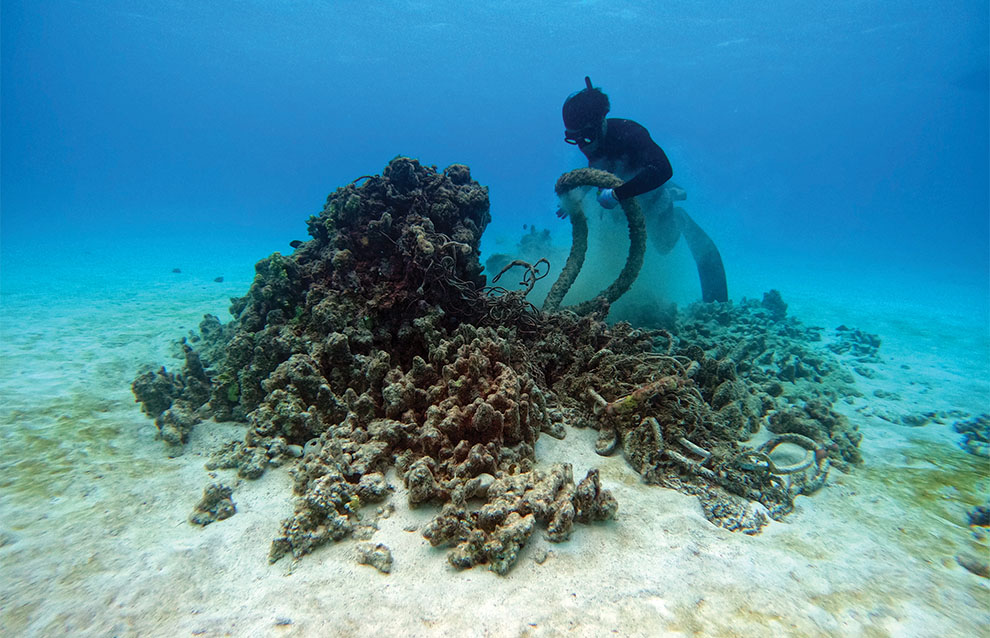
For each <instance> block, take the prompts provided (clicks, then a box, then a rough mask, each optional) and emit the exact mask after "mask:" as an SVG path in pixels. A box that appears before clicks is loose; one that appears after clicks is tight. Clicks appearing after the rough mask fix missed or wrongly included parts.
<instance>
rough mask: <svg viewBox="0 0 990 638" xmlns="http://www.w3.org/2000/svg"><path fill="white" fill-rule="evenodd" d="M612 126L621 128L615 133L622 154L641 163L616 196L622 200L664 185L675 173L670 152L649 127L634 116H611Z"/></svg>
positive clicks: (616, 192)
mask: <svg viewBox="0 0 990 638" xmlns="http://www.w3.org/2000/svg"><path fill="white" fill-rule="evenodd" d="M613 122H615V124H613ZM609 127H610V128H613V127H614V128H615V129H617V130H615V133H616V137H617V142H618V147H619V148H620V149H621V152H622V154H623V155H625V156H626V157H628V158H630V159H631V160H632V165H634V166H635V165H638V166H640V167H641V168H640V171H639V173H637V174H636V176H635V177H633V178H632V179H630V180H629V181H628V182H626V183H625V184H623V185H622V186H619V187H618V188H616V189H615V190H614V191H613V192H614V194H615V197H616V199H618V200H619V201H622V200H624V199H629V198H630V197H636V196H637V195H642V194H643V193H648V192H650V191H651V190H653V189H655V188H660V187H661V186H663V185H664V184H665V183H666V182H667V180H669V179H670V178H671V177H672V176H673V175H674V169H673V168H671V166H670V160H669V159H667V154H666V153H664V152H663V149H662V148H660V145H659V144H657V143H656V142H654V141H653V138H652V137H650V133H649V131H647V130H646V128H645V127H643V126H642V125H640V124H638V123H636V122H633V121H632V120H618V121H617V120H609Z"/></svg>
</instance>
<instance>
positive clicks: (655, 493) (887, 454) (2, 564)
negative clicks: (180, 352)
mask: <svg viewBox="0 0 990 638" xmlns="http://www.w3.org/2000/svg"><path fill="white" fill-rule="evenodd" d="M781 289H782V291H783V294H784V298H785V300H788V301H792V308H793V307H794V306H797V305H801V304H800V303H798V304H795V303H793V299H792V297H791V295H790V293H789V291H788V290H787V288H786V287H783V286H782V287H781ZM244 290H246V282H245V281H240V282H236V283H231V282H228V283H224V284H214V283H212V282H211V281H209V279H203V280H201V281H199V282H195V281H190V278H189V277H185V278H176V279H175V280H174V281H173V280H168V279H167V278H166V281H165V282H164V283H162V284H159V285H157V286H155V287H152V288H151V289H145V290H142V289H141V288H140V287H139V286H137V285H119V286H117V287H116V288H114V287H112V286H110V287H108V288H106V289H103V290H99V289H97V288H94V289H93V290H92V292H90V293H85V294H82V295H76V296H73V297H71V298H70V297H65V296H63V298H62V299H61V300H58V299H52V298H46V296H45V295H46V293H43V292H40V293H37V294H35V295H33V296H32V295H30V294H28V293H19V294H9V295H7V296H6V297H4V304H3V315H4V323H3V328H4V331H3V339H2V340H0V355H2V359H0V360H2V374H0V393H2V397H3V405H2V411H0V418H2V424H0V432H2V438H0V443H2V446H3V454H2V463H0V471H2V475H0V487H2V498H0V533H2V536H0V539H2V540H0V545H2V546H0V634H2V635H4V636H14V635H17V636H21V635H24V636H57V635H68V636H142V637H144V636H186V635H194V636H375V637H381V636H434V635H437V636H439V635H444V636H609V635H614V636H671V637H673V636H719V637H731V636H752V637H754V638H755V637H759V638H768V637H773V636H863V637H874V636H904V637H920V636H932V637H936V636H937V637H939V638H944V637H947V636H960V637H962V636H966V637H969V636H981V635H990V629H988V627H990V587H988V581H987V580H985V579H980V578H978V577H977V576H974V575H973V574H971V573H969V572H968V571H966V570H964V569H963V568H962V567H960V566H959V565H957V564H956V562H955V560H954V556H955V554H956V553H957V552H959V551H961V550H965V551H969V552H971V553H979V552H982V553H983V555H984V556H986V553H987V545H986V543H985V542H984V543H983V544H982V545H981V544H979V543H977V542H975V541H974V540H973V539H972V536H971V534H970V532H969V530H968V529H967V528H966V526H965V512H966V511H967V509H968V508H969V505H967V503H968V502H969V501H972V500H974V498H975V499H976V500H978V499H979V495H978V493H979V492H980V491H982V494H984V495H985V494H986V493H987V469H988V468H987V466H986V463H985V462H981V461H980V460H978V459H977V458H976V457H973V456H969V455H965V454H964V453H962V452H961V451H959V450H958V448H956V447H955V443H954V441H955V440H956V438H958V437H957V435H955V434H954V433H952V432H951V431H950V428H949V426H948V425H947V424H942V425H939V424H934V425H929V426H925V427H923V428H907V427H904V426H899V425H893V424H891V423H890V422H889V421H887V420H884V419H883V418H881V417H880V416H876V414H877V413H879V412H883V414H887V415H888V416H889V414H890V413H897V414H901V413H912V412H923V411H926V410H946V409H951V408H952V407H953V406H956V407H960V408H962V409H964V410H967V411H970V412H972V411H976V410H979V409H980V407H979V406H980V405H981V404H983V405H985V401H986V398H987V395H986V385H987V381H988V371H987V369H986V367H985V357H984V356H982V355H980V353H976V356H974V357H971V358H969V359H966V358H965V357H963V356H960V357H952V356H948V354H947V353H946V352H944V351H943V352H938V351H936V352H932V351H930V350H929V349H926V347H927V346H926V344H927V343H929V342H930V340H931V339H932V336H931V335H932V333H933V331H938V330H939V329H948V328H950V327H951V326H952V325H953V321H954V320H953V318H952V317H951V316H950V317H943V318H941V319H939V318H937V317H935V318H930V319H931V323H929V324H926V325H927V327H928V329H926V330H925V331H922V334H911V332H910V331H909V330H904V329H902V330H900V331H896V330H897V327H896V326H897V316H887V323H886V324H885V325H886V326H887V327H890V328H891V332H884V333H883V334H882V336H883V337H884V346H883V347H882V348H881V354H882V355H884V356H885V358H886V359H887V360H886V362H885V364H884V365H883V366H876V367H877V369H878V371H879V372H880V373H881V377H880V378H878V379H874V380H872V381H869V382H865V381H864V384H863V389H864V391H865V392H866V393H867V395H868V398H869V401H866V400H865V399H864V400H860V401H857V402H855V403H853V404H848V405H845V404H844V405H843V406H842V407H843V409H844V410H845V411H846V412H847V413H848V414H849V415H850V417H851V418H852V419H853V420H854V422H855V423H857V424H858V425H859V426H860V427H861V429H862V430H863V432H864V434H865V438H864V442H863V445H862V451H863V454H864V457H865V459H866V464H865V466H864V467H863V468H860V469H858V470H856V471H855V472H853V473H851V474H842V473H840V472H837V471H833V473H832V474H831V476H830V481H829V485H828V487H827V488H826V489H824V490H822V491H820V492H819V493H818V494H816V495H814V496H813V497H811V498H804V497H800V498H799V499H798V507H797V510H796V511H795V512H794V513H793V514H792V515H790V516H789V517H787V518H786V520H785V521H784V522H782V523H771V524H770V525H769V526H768V527H767V528H766V530H765V531H764V532H763V533H762V534H760V535H757V536H752V537H751V536H745V535H743V534H734V533H730V532H727V531H725V530H722V529H719V528H716V527H714V526H713V525H711V524H710V523H708V522H707V521H706V520H705V519H704V517H703V516H702V514H701V510H700V507H699V506H698V504H697V501H696V500H695V499H694V498H693V497H689V496H685V495H681V494H678V493H676V492H672V491H669V490H663V489H659V488H656V487H649V486H645V485H642V484H641V483H640V482H639V479H638V477H637V476H636V475H635V474H634V473H633V472H632V471H631V470H630V469H629V468H628V467H627V466H626V465H625V463H624V461H623V460H622V458H621V455H617V456H616V457H613V458H607V459H605V458H601V457H598V456H596V455H595V454H594V453H593V436H592V435H593V434H594V433H592V432H589V431H581V430H571V431H569V433H568V436H567V438H566V440H564V441H555V440H553V439H548V438H546V437H544V439H541V441H540V445H539V447H538V455H539V457H540V458H541V460H542V461H545V462H551V461H555V460H561V461H567V462H570V463H573V464H574V470H575V476H576V477H577V478H580V477H582V476H583V475H584V472H585V471H586V470H587V469H588V468H589V467H600V468H601V470H602V476H603V480H604V483H605V486H606V487H607V488H609V489H611V490H612V491H613V493H614V494H615V496H616V497H617V498H618V500H619V504H620V515H619V518H618V520H616V521H614V522H610V523H607V524H601V525H593V526H577V527H576V529H575V533H574V536H573V538H572V540H570V541H569V542H565V543H562V544H551V543H548V542H546V541H545V540H543V539H542V537H538V535H534V538H533V540H532V541H531V543H530V545H529V546H528V547H527V548H526V550H525V553H524V555H523V556H522V558H521V559H520V561H519V563H518V564H517V565H516V566H515V567H514V568H513V569H512V571H511V572H510V573H509V575H508V576H506V577H499V576H496V575H495V574H493V573H492V572H490V571H488V570H487V569H485V568H484V567H479V568H475V569H472V570H467V571H456V570H454V569H453V568H451V567H450V566H449V565H448V563H447V561H446V560H445V556H444V552H443V550H436V549H433V548H431V547H430V546H429V544H428V542H427V541H426V540H425V539H423V537H422V536H421V534H420V532H419V531H408V530H410V529H412V528H416V529H417V530H419V529H422V527H423V525H424V524H425V523H426V521H428V520H429V518H430V517H431V516H432V514H433V513H434V510H432V509H430V508H426V509H421V510H415V511H411V510H410V509H409V508H408V506H407V505H406V502H405V498H404V495H403V493H402V490H401V489H399V490H398V491H397V493H396V494H395V496H393V498H392V500H391V502H392V503H393V504H394V505H395V508H396V509H395V513H394V514H393V515H392V516H391V517H389V518H387V519H385V520H383V521H382V522H381V529H380V530H379V531H378V532H377V533H376V534H375V537H374V540H375V541H377V542H381V543H384V544H386V545H388V546H389V547H390V548H391V550H392V553H393V556H394V558H395V565H394V569H393V572H392V573H391V574H389V575H383V574H380V573H378V572H377V571H375V570H374V569H373V568H371V567H368V566H362V565H358V564H357V563H356V561H355V542H354V541H352V540H348V541H344V542H341V543H338V544H334V545H329V546H326V547H323V548H321V549H319V550H318V551H316V552H315V553H314V554H312V555H309V556H306V557H304V558H303V559H302V560H301V561H298V562H297V563H293V561H292V560H291V559H290V558H285V559H283V560H282V561H280V562H278V563H275V564H274V565H269V564H268V561H267V553H268V548H269V543H270V542H271V539H272V538H273V537H274V536H275V535H276V533H277V531H278V528H279V523H280V521H281V520H282V519H283V518H284V517H286V516H287V515H289V514H290V513H291V511H292V503H291V489H290V481H289V476H288V473H287V471H286V470H285V469H284V468H283V469H279V470H273V471H269V472H268V473H266V474H265V476H264V477H263V478H261V479H260V480H257V481H239V480H238V479H237V478H236V476H234V475H233V473H232V472H230V471H221V472H218V473H217V474H218V476H219V478H220V479H221V480H222V481H223V482H224V483H226V484H228V485H232V486H233V487H234V496H233V498H234V501H235V502H236V504H237V514H236V515H235V516H233V517H232V518H230V519H228V520H226V521H221V522H218V523H215V524H212V525H209V526H207V527H205V528H199V527H196V526H193V525H190V524H189V523H187V522H186V518H187V516H188V515H189V513H190V512H191V510H192V508H193V506H194V505H195V503H196V502H197V501H198V500H199V498H200V496H201V493H202V489H203V487H204V486H205V485H206V484H207V483H208V482H209V481H210V476H209V475H208V473H207V472H206V471H205V470H204V469H203V463H204V461H205V458H206V455H207V454H208V453H209V451H211V450H212V449H213V448H214V447H215V446H216V444H217V443H218V442H220V441H224V440H230V439H239V438H241V437H242V435H243V429H242V427H241V426H237V425H233V424H220V425H215V424H203V425H200V426H198V427H197V429H196V430H195V431H194V435H193V439H192V441H191V443H190V444H189V446H188V451H187V453H186V454H185V455H184V456H182V457H180V458H177V459H167V458H165V456H164V454H163V452H162V447H161V443H160V442H156V441H153V440H152V439H153V435H154V427H153V425H152V424H151V422H150V421H149V420H148V419H146V418H145V417H144V416H143V415H142V414H141V413H140V412H139V410H138V407H137V406H136V405H135V404H134V403H133V398H132V396H131V395H130V388H129V384H130V381H131V380H132V379H133V377H134V374H135V371H136V369H137V366H138V365H139V364H141V363H143V362H166V356H167V353H168V351H169V348H168V344H169V342H170V341H172V340H173V339H174V338H175V337H177V336H180V335H181V334H184V332H185V331H186V330H188V329H191V328H194V327H195V325H196V323H197V322H198V320H199V318H200V317H201V315H202V314H203V313H204V312H214V313H219V312H220V311H222V310H223V309H224V308H225V307H226V299H227V297H229V296H230V295H233V294H241V293H243V291H244ZM795 298H800V295H795ZM807 298H813V295H809V296H808V297H806V299H807ZM817 308H818V309H819V310H821V309H822V308H823V306H821V304H819V305H818V306H817ZM829 310H830V311H832V312H834V313H835V315H836V316H839V315H841V314H842V309H841V308H838V309H837V308H835V307H832V308H830V309H829ZM862 310H863V309H862V308H860V311H862ZM871 312H873V314H871V315H870V316H876V309H873V310H871ZM798 316H800V313H798ZM898 316H902V315H898ZM846 323H847V324H849V325H852V326H855V327H862V328H864V329H869V327H868V326H857V324H856V322H855V321H854V320H849V321H846ZM826 325H827V326H828V327H829V328H830V329H831V328H832V327H834V325H828V324H826ZM976 325H977V326H978V325H979V321H977V323H976ZM180 326H181V327H180ZM895 331H896V332H895ZM926 339H928V340H929V341H926ZM912 340H913V341H912ZM979 343H983V344H984V346H983V347H985V341H981V342H979ZM964 345H965V344H964ZM963 349H965V348H963ZM888 350H889V351H888ZM895 355H896V357H895ZM908 358H909V359H910V360H907V359H908ZM168 362H169V363H170V365H172V362H171V360H169V361H168ZM905 363H906V364H908V365H909V366H910V369H905V368H902V367H901V365H902V364H905ZM861 381H862V380H861ZM961 382H970V383H971V384H972V387H971V388H970V390H969V391H968V392H967V393H966V397H967V398H964V399H963V401H968V402H969V403H968V404H967V405H960V403H959V401H958V400H957V397H956V392H955V390H954V388H958V385H959V383H961ZM877 384H882V385H883V387H884V388H886V389H887V390H890V391H892V392H896V393H898V394H899V395H900V397H901V399H900V401H894V400H890V401H887V402H886V403H883V402H880V401H879V400H878V399H875V398H873V397H871V396H870V393H871V392H872V390H873V389H874V386H876V385H877ZM981 393H982V394H981ZM881 408H882V410H881ZM926 459H931V460H926ZM390 481H391V483H392V484H393V485H395V486H396V487H397V488H399V487H400V483H399V482H398V481H397V480H396V479H395V477H394V476H392V477H390ZM974 494H976V495H977V496H975V497H974ZM545 552H546V553H547V554H546V556H547V557H546V560H545V561H544V562H543V563H542V564H540V563H538V562H537V561H536V560H535V558H536V557H538V556H541V555H543V554H544V553H545Z"/></svg>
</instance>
